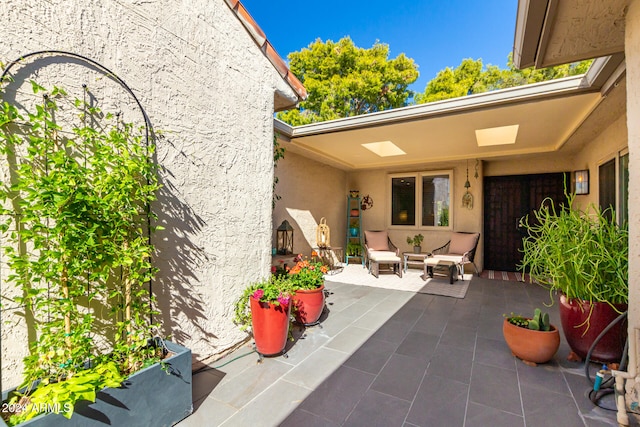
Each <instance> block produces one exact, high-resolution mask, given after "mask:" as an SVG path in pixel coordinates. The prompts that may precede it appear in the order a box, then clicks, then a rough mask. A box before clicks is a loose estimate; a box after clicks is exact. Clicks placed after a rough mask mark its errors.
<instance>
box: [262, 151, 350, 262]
mask: <svg viewBox="0 0 640 427" xmlns="http://www.w3.org/2000/svg"><path fill="white" fill-rule="evenodd" d="M282 146H283V147H284V148H285V150H286V149H287V143H286V142H283V143H282ZM276 175H277V176H278V177H279V183H278V185H277V187H276V190H275V193H276V194H278V195H280V196H281V199H280V200H279V201H278V202H277V203H276V207H275V209H274V211H273V236H272V245H273V246H274V247H275V244H276V243H275V242H276V228H277V227H278V226H279V225H280V224H281V223H282V221H284V220H285V219H286V220H287V221H289V223H290V224H291V226H292V227H293V229H294V231H293V238H294V241H293V251H294V252H295V253H296V254H300V253H302V254H304V255H307V256H308V255H310V253H311V248H312V247H314V246H315V245H316V228H317V226H318V224H319V223H320V220H321V219H322V218H323V217H324V218H325V219H326V222H327V225H328V226H329V229H330V232H331V242H330V243H331V246H338V247H342V248H344V244H345V236H346V233H345V230H346V228H345V227H346V225H345V224H346V209H347V208H346V205H347V200H346V197H347V187H346V173H345V172H344V171H343V170H340V169H336V168H334V167H332V166H328V165H325V164H322V163H319V162H317V161H315V160H312V159H309V158H306V157H303V156H301V155H298V154H295V153H293V152H291V151H286V152H285V156H284V159H282V160H280V161H279V163H278V167H277V169H276Z"/></svg>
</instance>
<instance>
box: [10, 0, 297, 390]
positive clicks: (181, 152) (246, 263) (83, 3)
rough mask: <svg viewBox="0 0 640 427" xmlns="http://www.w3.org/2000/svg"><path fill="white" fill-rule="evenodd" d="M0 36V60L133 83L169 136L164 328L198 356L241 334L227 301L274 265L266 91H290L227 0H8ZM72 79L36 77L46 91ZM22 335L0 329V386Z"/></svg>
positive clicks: (164, 158) (161, 153)
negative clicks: (99, 69) (40, 56)
mask: <svg viewBox="0 0 640 427" xmlns="http://www.w3.org/2000/svg"><path fill="white" fill-rule="evenodd" d="M0 40H2V43H1V44H0V61H2V62H5V63H6V62H8V61H10V60H13V59H16V58H18V57H19V56H21V55H23V54H26V53H29V52H32V51H37V50H43V49H55V50H66V51H71V52H74V53H78V54H81V55H84V56H86V57H89V58H91V59H93V60H96V61H97V62H99V63H101V64H103V65H105V66H106V67H108V68H110V69H111V70H112V71H114V72H115V73H116V74H117V75H119V76H120V77H121V78H122V79H123V80H124V81H125V82H126V83H127V84H128V85H129V86H130V87H131V88H132V89H133V91H134V92H135V93H136V95H137V96H138V98H139V99H140V101H141V103H142V105H143V106H144V108H145V109H146V111H147V113H148V114H149V116H150V119H151V122H152V123H153V125H154V127H155V129H158V130H162V131H163V132H164V135H165V137H164V138H163V139H161V140H160V141H159V145H158V150H157V159H158V162H159V164H160V166H161V167H162V170H161V172H160V180H161V182H162V184H163V185H164V187H163V189H162V190H161V192H160V195H159V200H158V201H157V203H155V204H154V206H153V210H154V211H155V212H156V213H157V214H158V217H159V223H160V224H162V225H164V226H165V228H166V229H165V230H164V231H162V232H159V233H158V234H157V235H155V236H154V239H153V241H154V244H155V245H156V246H157V250H158V253H157V254H156V261H157V265H158V267H159V268H160V273H159V276H158V280H156V282H155V283H154V291H155V292H156V293H157V296H158V301H159V308H160V310H161V320H162V322H163V328H164V332H165V334H166V335H169V336H170V337H171V338H172V339H173V340H175V341H176V342H178V343H180V344H183V345H186V346H188V347H190V348H191V349H192V350H193V354H194V356H195V357H196V358H200V359H202V358H207V357H209V356H212V355H215V354H216V353H220V352H222V351H224V350H225V349H228V348H230V347H232V346H233V345H235V344H237V343H238V342H239V341H241V340H242V339H244V338H245V334H244V333H242V332H240V331H239V330H238V328H237V327H236V326H235V325H233V323H232V313H233V301H234V300H235V299H236V297H237V296H238V295H239V293H240V292H241V289H242V288H244V287H245V286H246V285H247V284H248V283H249V282H251V281H254V280H256V279H258V278H259V277H261V276H266V275H267V274H268V271H269V265H270V248H271V241H272V233H271V221H272V220H271V218H272V217H271V214H272V212H271V181H272V174H273V169H272V163H273V162H272V135H273V102H274V92H276V91H277V92H280V93H283V94H285V95H286V96H288V97H293V96H294V94H293V92H292V90H291V88H290V87H289V86H288V85H287V84H286V83H285V82H284V81H283V80H282V79H281V78H280V76H279V75H278V73H277V72H276V71H275V69H274V68H273V66H272V65H271V64H270V63H269V61H268V60H267V59H266V58H265V57H264V56H263V54H262V53H261V52H260V50H259V48H258V47H257V46H256V45H255V43H254V41H253V40H252V39H251V37H250V36H249V34H248V33H247V32H246V30H245V28H244V27H243V26H242V25H241V24H240V22H239V21H238V19H237V18H236V16H235V15H234V14H233V12H232V11H231V10H230V9H229V7H228V6H227V5H226V4H225V2H224V1H223V0H206V1H205V0H192V1H189V2H182V3H181V2H173V1H168V0H150V1H144V2H142V1H135V0H100V1H99V0H64V1H62V0H4V1H2V2H0ZM75 72H76V71H75V70H74V69H67V68H65V66H64V65H63V66H62V67H61V69H58V70H56V72H55V73H49V74H48V75H47V74H46V70H41V71H39V73H40V77H42V76H44V75H46V78H47V84H57V83H58V80H62V81H66V82H68V83H69V82H71V83H73V80H74V75H73V73H75ZM76 83H78V82H77V81H76ZM76 89H77V88H76ZM130 119H131V118H130ZM3 320H6V319H3ZM18 332H19V327H17V326H14V325H5V324H3V325H2V356H3V360H2V362H3V367H2V368H3V372H2V375H3V383H2V386H3V388H6V387H8V386H10V385H14V384H15V383H16V382H17V381H18V375H19V370H20V361H19V357H18V356H19V354H18V353H19V352H18V351H16V350H15V348H18V347H19V346H21V345H23V344H22V343H21V342H20V341H19V340H18V338H17V334H18ZM24 345H26V344H24ZM9 356H11V357H12V358H13V359H11V357H9ZM7 357H9V358H7Z"/></svg>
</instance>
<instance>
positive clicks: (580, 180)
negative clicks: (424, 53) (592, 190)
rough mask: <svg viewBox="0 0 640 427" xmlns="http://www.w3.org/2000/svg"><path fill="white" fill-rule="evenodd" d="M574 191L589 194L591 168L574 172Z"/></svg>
mask: <svg viewBox="0 0 640 427" xmlns="http://www.w3.org/2000/svg"><path fill="white" fill-rule="evenodd" d="M573 191H574V192H575V193H576V194H589V169H584V170H579V171H574V172H573Z"/></svg>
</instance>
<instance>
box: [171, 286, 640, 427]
mask: <svg viewBox="0 0 640 427" xmlns="http://www.w3.org/2000/svg"><path fill="white" fill-rule="evenodd" d="M332 279H335V280H339V275H338V276H335V278H333V277H332ZM371 280H376V279H375V278H373V277H371ZM326 288H327V290H328V291H329V292H330V294H329V296H328V297H327V307H328V310H327V311H328V313H325V315H323V320H322V322H321V323H320V324H319V325H317V326H313V327H308V328H306V329H302V328H301V327H297V328H296V330H295V333H294V336H295V337H296V338H297V339H296V341H294V342H292V343H289V344H288V351H287V356H277V357H268V358H264V359H263V361H262V363H257V362H258V356H257V354H256V353H252V348H251V346H250V345H249V344H247V345H245V346H243V347H242V348H240V349H238V350H237V351H236V352H234V353H233V354H230V355H228V356H227V357H225V358H224V359H222V360H218V361H217V362H215V363H213V364H212V367H211V368H210V369H209V370H206V371H203V372H200V373H197V374H195V375H194V377H193V399H194V413H193V414H192V415H191V416H189V417H188V418H186V419H185V420H183V421H182V422H180V423H179V424H178V426H179V427H191V426H203V425H206V426H217V425H220V426H233V427H235V426H276V425H281V426H300V425H305V426H309V427H312V426H374V425H378V426H405V427H412V426H447V427H451V426H453V427H455V426H461V427H462V426H464V427H472V426H509V427H513V426H529V427H539V426H552V425H553V426H556V425H558V426H559V425H561V426H564V427H571V426H580V427H582V426H588V427H595V426H617V425H618V424H617V423H616V418H615V412H610V411H606V410H603V409H601V408H597V407H595V406H594V405H593V404H592V403H591V402H590V401H589V399H588V397H587V392H588V390H589V389H590V384H589V382H588V381H587V379H586V378H585V377H584V374H583V368H584V366H583V364H582V363H576V362H569V361H567V360H566V356H567V354H568V353H569V347H568V346H567V344H566V342H565V340H564V337H562V343H561V346H560V350H559V351H558V353H557V354H556V356H555V358H554V360H552V361H551V362H550V363H548V364H545V365H539V366H538V367H530V366H527V365H525V364H524V363H522V362H521V361H519V360H517V359H515V358H514V357H513V356H511V353H510V351H509V349H508V347H507V346H506V344H505V343H504V340H503V338H502V320H503V314H505V313H510V312H512V311H513V312H516V313H522V314H527V313H529V312H533V308H535V307H539V306H542V304H543V303H544V302H549V293H548V292H547V291H546V290H544V289H542V288H540V287H537V286H535V285H531V284H525V283H520V282H507V281H498V280H490V279H482V278H479V277H474V278H473V279H472V283H471V285H470V286H469V290H468V292H467V295H466V297H465V298H464V299H455V298H448V297H440V296H434V295H426V294H414V293H411V292H405V291H398V290H389V289H380V288H370V287H366V286H357V285H348V284H342V283H337V282H332V281H327V282H326ZM548 310H549V312H550V314H551V320H552V323H554V324H556V325H559V324H560V321H559V316H558V311H557V304H556V305H554V306H552V307H551V308H550V309H548ZM594 369H595V368H594ZM602 403H603V404H604V405H607V406H609V407H613V398H605V399H603V401H602ZM632 423H633V425H634V426H638V423H637V422H636V421H635V420H633V419H632Z"/></svg>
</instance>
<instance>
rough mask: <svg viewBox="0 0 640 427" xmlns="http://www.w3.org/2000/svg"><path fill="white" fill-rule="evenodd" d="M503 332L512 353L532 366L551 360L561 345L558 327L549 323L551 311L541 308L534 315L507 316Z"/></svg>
mask: <svg viewBox="0 0 640 427" xmlns="http://www.w3.org/2000/svg"><path fill="white" fill-rule="evenodd" d="M502 334H503V335H504V340H505V341H506V343H507V345H508V346H509V349H510V350H511V354H513V355H514V356H516V357H518V358H520V359H522V361H523V362H524V363H526V364H527V365H531V366H536V364H538V363H546V362H548V361H549V360H551V358H552V357H553V356H554V355H555V354H556V352H557V351H558V347H559V346H560V334H559V333H558V328H556V327H555V326H554V325H552V324H551V323H549V313H543V312H542V311H541V310H540V309H539V308H536V309H535V311H534V314H533V317H522V316H516V315H514V314H513V313H511V316H509V317H506V316H505V319H504V322H503V324H502Z"/></svg>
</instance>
